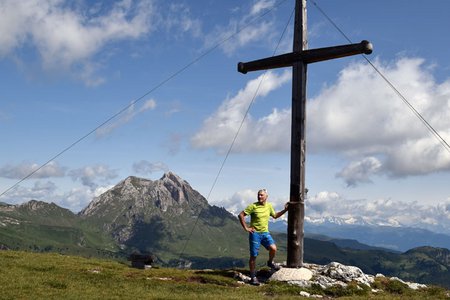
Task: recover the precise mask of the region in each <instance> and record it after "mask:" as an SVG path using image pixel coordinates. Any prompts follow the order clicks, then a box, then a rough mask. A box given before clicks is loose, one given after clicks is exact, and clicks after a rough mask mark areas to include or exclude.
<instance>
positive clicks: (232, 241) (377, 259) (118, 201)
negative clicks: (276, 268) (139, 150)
mask: <svg viewBox="0 0 450 300" xmlns="http://www.w3.org/2000/svg"><path fill="white" fill-rule="evenodd" d="M58 220H59V221H58ZM71 222H72V223H71ZM50 223H51V224H50ZM271 225H273V224H271ZM274 237H275V239H276V240H277V245H278V250H279V251H278V254H277V258H279V259H282V258H283V257H286V244H287V243H286V239H287V236H286V234H279V233H276V232H274ZM352 247H353V248H359V249H356V250H355V249H352ZM5 248H8V249H15V250H18V249H24V248H25V249H28V250H33V251H41V252H48V251H54V252H60V253H75V254H81V255H88V256H109V257H121V258H122V259H123V258H124V257H125V256H126V255H128V254H129V253H130V252H133V251H141V252H144V251H145V252H151V253H153V254H155V255H156V257H157V261H158V263H160V264H163V265H168V266H179V265H180V264H181V265H183V266H186V267H192V268H200V269H201V268H229V267H244V266H246V264H247V259H248V239H247V234H246V233H245V232H244V231H243V230H242V228H241V226H240V224H239V221H238V219H237V217H236V216H234V215H232V214H231V213H230V212H228V211H227V210H225V209H224V208H223V207H217V206H212V205H209V204H208V202H207V200H206V199H205V198H204V197H203V196H202V195H201V194H200V193H198V192H197V191H196V190H194V189H193V188H192V187H191V186H190V185H189V183H188V182H187V181H185V180H183V179H182V178H180V177H179V176H177V175H176V174H174V173H172V172H168V173H166V174H164V176H163V177H161V178H160V179H158V180H149V179H144V178H139V177H134V176H129V177H127V178H125V179H124V180H122V181H120V182H119V183H118V184H116V185H115V186H114V187H112V188H111V189H109V190H108V191H106V192H105V193H103V194H102V195H100V196H98V197H96V198H94V199H93V200H92V201H91V203H89V205H88V206H86V208H85V209H83V210H82V211H81V212H80V213H78V214H74V213H72V212H70V211H69V210H67V209H63V208H60V207H58V206H57V205H56V204H54V203H45V202H42V201H36V200H31V201H29V202H28V203H24V204H21V205H0V249H5ZM445 251H446V250H443V249H433V248H419V249H416V250H415V251H411V252H409V253H395V252H386V251H383V250H381V249H373V247H369V246H365V245H362V244H361V243H358V241H349V240H346V241H337V240H336V239H335V240H314V239H310V238H305V261H308V262H312V263H318V264H326V263H329V262H330V261H339V262H342V263H345V264H351V265H356V266H358V267H360V268H362V269H363V270H364V271H367V272H375V273H377V272H379V273H383V274H386V275H392V274H395V275H401V277H403V278H407V279H410V280H413V281H417V280H416V279H415V278H416V277H415V276H416V273H417V274H419V275H418V276H422V277H420V279H421V281H420V280H419V282H423V283H428V282H437V283H439V284H442V283H444V284H445V283H446V282H450V280H448V279H449V278H450V275H449V272H450V271H449V269H450V265H449V263H448V261H447V260H446V259H447V258H448V255H447V252H445ZM447 251H448V250H447ZM264 255H267V253H266V252H265V251H262V253H261V256H264ZM261 259H263V258H261ZM425 267H426V270H427V271H426V272H420V269H421V268H425ZM399 277H400V276H399Z"/></svg>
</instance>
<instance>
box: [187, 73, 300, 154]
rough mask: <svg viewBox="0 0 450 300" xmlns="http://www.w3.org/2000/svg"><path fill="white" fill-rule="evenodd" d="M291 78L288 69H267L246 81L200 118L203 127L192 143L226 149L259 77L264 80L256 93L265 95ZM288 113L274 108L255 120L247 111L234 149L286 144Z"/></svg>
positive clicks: (273, 147)
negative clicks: (211, 111) (207, 115)
mask: <svg viewBox="0 0 450 300" xmlns="http://www.w3.org/2000/svg"><path fill="white" fill-rule="evenodd" d="M290 78H291V74H290V72H287V71H286V72H283V73H281V74H277V73H274V72H267V73H266V74H265V75H264V74H263V75H261V76H259V77H258V78H256V79H253V80H251V81H249V82H248V83H247V85H246V87H245V88H244V89H241V90H240V91H239V92H238V93H237V95H235V96H234V97H232V98H230V99H226V100H225V101H224V102H223V103H222V104H221V106H220V107H219V108H218V109H217V111H216V112H214V113H213V115H212V116H210V117H208V118H207V119H206V120H205V121H204V122H203V126H202V128H201V129H200V130H199V131H198V132H197V133H196V134H195V135H194V136H193V137H192V139H191V143H192V145H193V146H194V147H196V148H216V149H217V150H218V151H219V152H224V151H226V149H228V147H229V145H230V144H231V142H232V141H233V138H234V136H235V135H236V132H237V130H238V128H239V126H240V125H241V122H242V120H243V118H244V115H245V113H246V111H247V108H248V106H249V105H250V103H251V101H252V99H253V98H254V96H255V92H256V91H257V88H258V86H259V83H260V82H261V80H263V83H262V85H261V87H260V89H259V92H258V97H262V96H266V95H267V94H269V93H270V92H271V91H273V90H275V89H277V88H279V87H280V86H282V85H283V84H285V83H286V82H288V81H289V79H290ZM288 116H290V112H289V110H285V109H284V110H281V111H279V110H278V109H274V110H273V111H272V112H271V113H270V114H269V115H267V116H265V117H263V118H260V119H257V120H254V119H253V118H252V116H251V115H250V114H249V115H247V118H246V119H245V121H244V123H243V125H242V128H241V131H240V133H239V136H238V139H237V140H236V143H235V145H234V148H233V149H234V151H241V152H244V151H245V152H248V151H252V152H253V151H257V152H258V151H259V152H263V151H277V150H280V148H279V147H280V145H281V146H283V145H285V141H284V140H285V139H287V140H289V138H290V133H289V130H286V128H289V124H290V118H289V117H288ZM248 141H252V142H251V143H249V142H248Z"/></svg>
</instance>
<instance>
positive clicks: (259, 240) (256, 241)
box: [248, 232, 275, 257]
mask: <svg viewBox="0 0 450 300" xmlns="http://www.w3.org/2000/svg"><path fill="white" fill-rule="evenodd" d="M248 242H249V245H250V256H254V257H256V256H258V252H259V245H263V246H264V247H265V248H266V249H267V250H269V247H270V245H273V244H275V241H274V240H273V238H272V236H271V235H270V233H269V232H253V233H249V235H248Z"/></svg>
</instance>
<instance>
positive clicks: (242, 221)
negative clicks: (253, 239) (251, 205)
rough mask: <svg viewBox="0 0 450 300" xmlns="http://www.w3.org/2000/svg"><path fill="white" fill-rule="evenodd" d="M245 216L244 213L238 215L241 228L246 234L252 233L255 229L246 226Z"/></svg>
mask: <svg viewBox="0 0 450 300" xmlns="http://www.w3.org/2000/svg"><path fill="white" fill-rule="evenodd" d="M245 216H246V214H245V212H244V211H241V213H240V214H239V222H241V225H242V228H244V230H245V231H247V232H254V231H255V228H253V227H248V226H247V223H246V222H245Z"/></svg>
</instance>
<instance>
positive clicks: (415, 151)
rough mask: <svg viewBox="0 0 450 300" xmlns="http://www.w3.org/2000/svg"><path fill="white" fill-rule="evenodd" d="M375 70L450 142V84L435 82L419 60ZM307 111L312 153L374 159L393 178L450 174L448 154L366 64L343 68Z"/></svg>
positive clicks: (310, 104)
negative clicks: (437, 172) (439, 172)
mask: <svg viewBox="0 0 450 300" xmlns="http://www.w3.org/2000/svg"><path fill="white" fill-rule="evenodd" d="M376 65H377V68H378V69H379V70H380V71H381V72H382V73H383V74H384V76H386V77H387V78H388V79H390V80H391V81H392V83H393V84H394V85H395V86H396V88H397V89H398V90H399V91H400V92H401V93H402V94H403V95H404V96H405V97H406V99H408V101H409V102H410V103H411V104H412V105H413V106H414V107H415V108H416V110H418V111H419V112H421V114H422V116H423V117H424V118H425V119H426V120H427V121H428V122H429V123H430V124H432V126H433V127H434V128H435V129H436V130H437V131H438V132H439V133H440V134H441V135H442V136H443V137H444V138H446V139H447V140H449V139H450V119H449V118H448V117H447V116H448V115H450V80H447V81H445V82H443V83H438V82H436V80H435V79H434V78H433V76H432V75H431V74H430V70H429V69H428V68H427V67H426V66H424V61H423V60H422V59H415V58H412V59H411V58H402V59H400V60H398V61H397V62H395V63H394V64H392V65H389V64H382V63H380V62H377V63H376ZM308 109H309V112H308V113H309V116H308V121H309V124H308V128H309V132H308V137H309V145H310V147H309V150H311V151H312V152H331V151H335V152H338V153H341V154H342V155H345V156H347V157H348V158H350V159H352V160H353V159H356V160H360V159H361V157H364V158H363V160H364V159H366V160H367V159H368V158H369V157H377V159H378V160H379V162H380V163H381V164H382V166H379V165H378V163H377V165H376V166H375V168H376V170H382V171H383V172H384V173H386V174H389V175H392V176H408V175H419V174H428V173H432V172H436V171H444V170H447V171H448V170H450V153H449V152H448V151H447V150H445V148H444V147H442V145H441V144H440V143H439V142H438V141H437V140H436V139H435V138H434V137H433V136H432V135H431V133H430V132H429V131H428V130H426V128H425V126H424V125H423V124H422V123H421V122H420V121H419V119H418V118H417V117H415V116H414V114H413V113H412V112H411V111H410V110H409V109H408V108H407V106H406V105H405V103H404V102H403V101H402V100H401V99H400V98H399V97H398V95H397V94H396V93H395V92H394V91H393V90H392V89H391V88H390V87H389V86H388V85H387V84H386V82H385V81H384V80H382V79H381V77H380V76H378V74H376V72H375V71H374V70H373V69H372V68H371V66H369V65H366V64H361V63H358V64H353V65H350V66H348V67H347V68H345V69H344V70H343V71H341V73H340V75H339V78H338V80H337V82H336V83H335V84H333V85H331V86H329V87H327V88H325V89H324V90H323V91H322V92H321V93H320V94H319V95H318V96H317V97H315V98H314V99H312V101H310V103H309V107H308ZM353 164H354V163H353ZM372 171H374V170H372ZM342 174H343V171H342V172H341V175H342ZM367 175H369V173H367ZM364 180H366V181H367V180H368V177H367V178H365V179H364Z"/></svg>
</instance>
